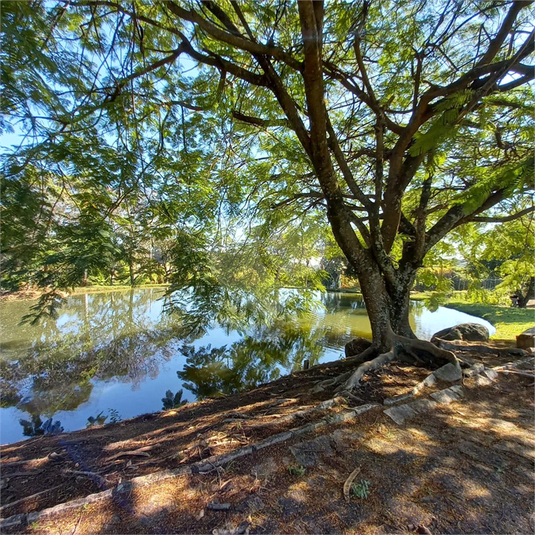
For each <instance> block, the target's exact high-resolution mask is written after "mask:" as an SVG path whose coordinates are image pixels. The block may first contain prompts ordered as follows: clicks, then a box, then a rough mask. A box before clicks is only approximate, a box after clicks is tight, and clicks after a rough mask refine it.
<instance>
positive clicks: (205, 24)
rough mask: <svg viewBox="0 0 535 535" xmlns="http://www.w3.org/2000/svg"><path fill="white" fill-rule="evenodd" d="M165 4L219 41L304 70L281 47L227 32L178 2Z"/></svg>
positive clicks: (177, 14)
mask: <svg viewBox="0 0 535 535" xmlns="http://www.w3.org/2000/svg"><path fill="white" fill-rule="evenodd" d="M211 4H212V7H213V6H216V8H218V6H217V5H216V4H214V3H213V2H212V3H211ZM165 6H166V7H167V8H168V9H169V11H171V12H172V13H173V14H175V15H176V16H177V17H179V18H180V19H182V20H187V21H189V22H192V23H194V24H196V25H197V26H199V28H202V29H203V30H204V31H205V32H206V33H208V34H209V35H211V36H212V37H214V38H215V39H217V40H218V41H221V42H223V43H227V44H228V45H231V46H233V47H235V48H237V49H239V50H245V51H247V52H250V53H251V54H254V55H263V56H267V57H271V58H273V59H277V60H280V61H282V62H284V63H285V64H286V65H288V66H290V67H291V68H292V69H295V70H296V71H302V68H303V65H302V64H301V62H300V61H298V60H296V59H295V58H294V57H293V56H291V55H290V54H288V53H287V52H284V50H281V49H280V48H277V47H275V46H267V45H262V44H260V43H257V42H254V41H251V40H249V39H246V38H244V37H241V36H240V35H239V32H238V35H236V33H234V31H232V32H225V31H223V30H221V29H220V28H218V27H217V26H215V25H214V24H212V23H211V22H209V21H208V20H206V19H204V18H203V17H201V16H200V15H199V14H198V13H197V12H195V11H193V10H187V9H184V8H182V7H180V6H179V5H178V4H177V3H176V2H173V1H169V2H166V3H165ZM219 10H220V11H221V13H224V12H223V11H222V10H221V9H220V8H219ZM218 17H219V15H218ZM224 17H225V18H226V19H227V21H230V19H229V18H228V16H227V15H226V14H224ZM222 22H223V21H222ZM234 28H235V26H234Z"/></svg>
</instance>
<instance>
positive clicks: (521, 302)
mask: <svg viewBox="0 0 535 535" xmlns="http://www.w3.org/2000/svg"><path fill="white" fill-rule="evenodd" d="M533 298H535V277H530V279H529V283H528V287H527V289H526V292H525V293H522V292H518V306H519V308H526V306H527V304H528V303H529V300H530V299H533Z"/></svg>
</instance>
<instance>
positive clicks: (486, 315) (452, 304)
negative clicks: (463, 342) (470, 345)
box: [445, 300, 535, 341]
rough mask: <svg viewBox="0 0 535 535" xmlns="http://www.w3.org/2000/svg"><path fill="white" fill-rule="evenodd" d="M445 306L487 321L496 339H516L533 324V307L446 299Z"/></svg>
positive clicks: (534, 313) (534, 323) (534, 311)
mask: <svg viewBox="0 0 535 535" xmlns="http://www.w3.org/2000/svg"><path fill="white" fill-rule="evenodd" d="M445 306H447V307H448V308H453V309H455V310H459V311H460V312H466V313H467V314H471V315H472V316H478V317H480V318H483V319H485V320H487V321H489V322H490V323H492V325H494V327H496V332H495V333H494V334H493V335H492V338H494V339H496V340H513V341H516V337H517V336H518V335H519V334H521V333H523V332H524V331H525V330H527V329H530V328H531V327H533V326H535V310H533V308H513V307H507V306H499V305H484V304H480V303H464V302H462V301H455V300H451V301H448V302H447V303H446V305H445Z"/></svg>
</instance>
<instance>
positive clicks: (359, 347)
mask: <svg viewBox="0 0 535 535" xmlns="http://www.w3.org/2000/svg"><path fill="white" fill-rule="evenodd" d="M371 345H372V343H371V342H370V341H369V340H366V338H361V337H360V336H359V337H358V338H354V339H353V340H351V342H348V343H347V344H346V358H348V357H354V356H355V355H360V354H361V353H362V352H363V351H366V349H368V348H369V347H370V346H371Z"/></svg>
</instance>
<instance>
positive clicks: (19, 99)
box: [4, 0, 535, 387]
mask: <svg viewBox="0 0 535 535" xmlns="http://www.w3.org/2000/svg"><path fill="white" fill-rule="evenodd" d="M14 4H17V3H14ZM34 4H35V5H33V6H32V9H33V11H32V12H31V13H29V12H28V8H23V7H21V6H20V4H18V5H16V6H15V7H13V6H12V5H11V3H10V4H6V6H7V12H8V13H7V15H5V16H4V20H7V22H8V23H9V24H8V25H9V27H10V28H11V29H12V31H11V34H10V35H9V39H10V41H9V42H8V43H6V46H7V52H5V53H6V54H7V56H8V58H7V67H6V68H5V72H4V83H6V85H7V88H8V91H7V93H6V95H7V96H6V97H5V100H6V102H5V105H6V106H7V107H8V108H10V110H9V111H10V112H12V113H13V114H15V115H16V114H17V113H19V114H21V117H22V118H23V119H24V120H26V121H27V122H28V121H29V123H30V126H31V127H32V128H34V129H35V128H36V127H35V125H36V124H38V125H39V126H40V128H41V131H40V135H41V136H42V137H43V136H44V137H45V138H46V139H47V141H48V142H49V143H57V142H58V140H61V139H62V137H64V136H65V135H69V134H70V132H73V131H74V132H76V131H77V129H78V130H80V131H82V130H83V129H84V128H90V127H91V128H95V124H97V123H95V122H94V121H97V122H98V121H108V123H107V124H112V123H113V122H114V121H115V122H117V124H119V123H120V125H121V126H120V127H118V128H117V131H118V132H119V134H118V135H119V138H121V139H122V138H123V137H125V136H130V138H131V139H133V140H134V141H135V143H139V136H140V135H143V133H148V132H154V131H157V132H158V133H159V134H160V137H161V140H162V142H161V144H164V143H167V144H168V145H167V146H168V147H169V146H171V147H174V148H176V150H180V151H181V155H182V156H184V157H186V156H187V150H188V143H191V142H192V140H195V141H194V143H196V144H199V143H201V144H202V139H199V134H197V137H195V135H194V134H191V133H190V132H191V127H192V125H193V123H194V122H195V121H197V126H198V127H199V128H200V130H199V132H201V137H202V136H203V135H206V136H207V137H210V138H211V139H212V141H213V139H214V138H215V136H216V132H214V131H213V130H212V131H209V130H208V128H207V126H206V125H207V124H210V125H212V128H214V127H215V129H216V130H219V131H218V132H217V134H218V135H219V139H220V140H221V141H220V143H221V144H223V145H225V146H226V148H227V149H228V150H226V152H225V154H226V155H227V160H226V161H225V162H223V163H221V164H220V166H219V167H218V168H214V167H212V168H211V171H212V172H214V173H215V172H217V173H219V176H222V175H224V174H225V173H229V174H232V173H234V175H235V174H236V173H237V172H240V173H242V174H243V173H244V172H246V173H248V180H243V179H241V180H240V179H238V180H236V178H235V176H234V177H229V183H228V184H229V186H228V187H229V190H239V191H240V192H241V193H243V190H246V189H247V182H249V183H250V185H251V187H250V188H249V190H248V195H241V196H240V195H238V194H235V195H236V198H237V199H239V202H238V204H240V202H241V205H242V206H248V205H250V203H254V202H256V201H258V205H259V206H265V207H267V208H268V209H269V210H273V209H277V208H279V209H282V210H285V209H288V207H289V206H293V207H300V208H299V209H301V210H306V209H307V208H310V207H311V206H312V207H314V208H315V209H318V208H321V209H322V210H324V213H325V215H326V217H327V219H328V222H329V223H330V226H331V229H332V232H333V234H334V237H335V239H336V241H337V243H338V245H339V247H340V248H341V250H342V251H343V253H344V255H345V256H346V258H347V261H348V263H349V264H350V266H351V267H352V268H353V269H354V270H355V272H356V273H357V275H358V278H359V281H360V285H361V289H362V293H363V296H364V299H365V302H366V306H367V310H368V314H369V317H370V322H371V326H372V332H373V345H372V347H371V348H370V350H369V351H367V352H366V353H365V355H361V357H360V359H361V360H365V359H369V358H371V357H375V356H376V355H379V357H377V359H378V360H377V361H375V362H376V363H380V362H384V361H386V360H389V359H391V358H394V357H395V356H401V355H402V354H405V355H412V356H413V357H414V358H421V356H422V353H425V354H427V355H428V356H432V357H437V358H442V359H447V360H453V359H454V358H455V357H454V355H453V354H451V353H449V352H445V351H442V350H440V349H438V348H435V347H434V346H432V345H431V344H429V343H427V342H423V341H419V340H416V339H415V336H414V334H413V332H412V330H411V327H410V325H409V316H408V308H409V291H410V289H411V287H412V285H413V282H414V280H415V276H416V273H417V270H418V268H419V267H421V266H422V263H423V260H424V258H425V256H426V255H427V254H428V252H429V251H430V250H431V249H432V248H433V247H434V246H435V245H436V244H437V243H439V242H440V241H441V240H442V239H444V238H445V237H446V236H447V235H448V233H450V232H451V231H453V230H454V229H456V228H458V227H459V226H461V225H463V224H466V223H470V222H474V221H491V220H492V221H499V218H500V217H507V218H508V219H513V218H515V217H517V216H521V215H523V214H525V213H527V212H526V211H531V210H532V209H533V207H532V206H530V207H528V208H526V209H525V210H522V211H518V212H515V211H514V210H513V211H512V213H508V214H506V215H505V216H504V214H503V213H500V212H503V210H502V203H503V201H504V200H506V199H511V198H515V196H516V197H517V196H522V195H525V194H526V192H528V191H529V190H530V189H531V188H532V184H531V182H532V175H533V164H532V154H531V145H532V142H533V122H532V110H533V107H532V94H531V92H530V90H529V85H528V84H529V82H530V81H531V80H532V79H533V76H534V70H535V67H534V66H533V65H532V64H531V63H530V56H531V57H532V53H533V44H534V36H535V33H534V31H533V26H532V20H533V15H534V10H533V9H532V6H531V2H514V1H513V2H511V1H509V2H507V1H496V2H491V1H461V0H456V1H453V0H448V1H445V2H435V1H433V0H422V1H416V0H414V1H412V2H406V1H404V0H403V1H402V0H391V1H386V0H384V1H383V0H381V1H371V2H370V1H368V0H364V1H361V2H348V3H345V2H331V3H328V4H326V5H324V3H323V2H321V1H311V0H303V1H300V2H297V3H294V2H289V1H287V0H275V1H270V2H236V1H231V0H225V1H221V2H217V3H216V2H212V1H205V2H200V1H176V2H175V1H167V2H152V3H150V2H149V3H147V2H137V1H135V0H134V1H132V2H115V1H113V0H75V1H72V0H68V1H67V0H65V1H58V2H56V3H44V4H39V3H34ZM24 9H26V13H24V14H23V16H22V15H21V13H20V11H23V10H24ZM17 11H19V13H16V12H17ZM12 12H13V13H14V14H13V13H12ZM10 17H13V19H11V18H10ZM17 26H20V28H17ZM13 28H17V31H13ZM28 42H30V43H31V44H32V46H33V48H34V49H35V50H36V51H38V53H36V55H35V56H32V57H31V58H30V60H29V61H28V59H27V58H28V56H27V55H23V54H22V53H21V52H20V51H18V50H17V48H16V47H17V46H19V48H20V47H22V48H21V50H26V51H27V50H28V46H29V45H28ZM73 43H74V44H73ZM6 46H5V47H4V50H5V51H6ZM185 58H187V59H185ZM18 63H19V65H18ZM17 67H20V71H19V70H17ZM45 71H46V72H47V73H48V74H50V75H51V76H52V81H51V82H48V83H46V82H45V81H43V72H45ZM65 88H70V92H69V91H66V90H65ZM30 89H31V91H33V93H32V98H33V99H34V102H33V105H28V103H27V98H26V97H27V95H26V94H25V91H28V90H30ZM62 91H64V92H63V93H62ZM65 92H66V93H67V94H68V96H63V95H65ZM60 95H61V96H60ZM37 109H40V110H43V109H44V110H45V112H43V115H45V117H44V118H43V117H41V118H40V117H39V116H38V113H37V112H36V110H37ZM103 117H104V119H103ZM198 117H203V119H202V120H201V122H200V123H199V122H198V121H199V119H197V118H198ZM230 118H232V120H233V121H234V122H233V123H232V122H229V119H230ZM92 121H93V122H92ZM203 121H206V124H204V126H203ZM219 125H220V126H219ZM203 128H204V129H203ZM186 131H187V132H188V136H186ZM140 133H141V134H140ZM192 135H193V137H191V136H192ZM167 137H169V140H167ZM186 138H187V139H186ZM135 143H134V144H135ZM161 144H160V145H161ZM238 160H239V162H240V164H239V165H240V166H241V167H237V168H235V169H232V163H236V162H237V161H238ZM244 162H245V163H244ZM261 195H263V197H262V199H263V200H262V201H260V200H258V199H259V198H260V196H261ZM266 198H271V201H270V202H268V203H265V202H264V201H265V199H266ZM262 203H264V204H262ZM297 211H298V210H297ZM361 371H362V370H360V371H357V372H356V374H355V375H354V376H353V377H352V378H350V379H349V382H348V383H347V385H346V386H347V387H349V386H351V385H352V384H353V383H354V382H355V381H356V380H358V378H359V376H360V374H361Z"/></svg>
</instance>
